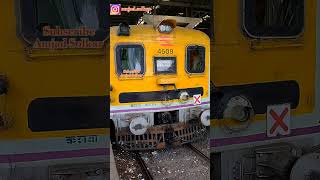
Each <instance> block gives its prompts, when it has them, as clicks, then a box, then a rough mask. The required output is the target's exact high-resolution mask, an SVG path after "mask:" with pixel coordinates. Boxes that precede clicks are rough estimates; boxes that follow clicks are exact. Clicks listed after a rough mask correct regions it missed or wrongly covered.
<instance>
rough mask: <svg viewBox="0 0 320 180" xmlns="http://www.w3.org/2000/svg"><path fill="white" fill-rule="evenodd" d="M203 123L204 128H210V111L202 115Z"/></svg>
mask: <svg viewBox="0 0 320 180" xmlns="http://www.w3.org/2000/svg"><path fill="white" fill-rule="evenodd" d="M200 120H201V123H202V124H203V125H204V126H210V110H205V111H203V112H202V113H201V114H200Z"/></svg>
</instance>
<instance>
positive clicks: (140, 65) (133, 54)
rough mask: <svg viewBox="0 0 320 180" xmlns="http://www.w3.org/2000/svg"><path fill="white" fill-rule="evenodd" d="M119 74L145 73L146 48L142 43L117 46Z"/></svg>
mask: <svg viewBox="0 0 320 180" xmlns="http://www.w3.org/2000/svg"><path fill="white" fill-rule="evenodd" d="M116 61H117V74H118V75H119V76H120V75H134V74H140V75H141V74H144V69H145V67H144V66H145V65H144V64H145V62H144V48H143V46H141V45H119V46H117V48H116Z"/></svg>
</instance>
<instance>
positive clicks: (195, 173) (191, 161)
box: [141, 147, 210, 180]
mask: <svg viewBox="0 0 320 180" xmlns="http://www.w3.org/2000/svg"><path fill="white" fill-rule="evenodd" d="M141 154H142V155H141V156H142V158H143V159H144V161H145V163H146V164H147V167H148V168H149V171H150V172H151V174H152V175H153V177H154V179H155V180H174V179H183V180H194V179H197V180H207V179H208V180H209V179H210V176H209V172H210V167H209V163H208V162H206V161H204V160H203V159H202V158H201V157H200V156H199V155H197V154H196V153H194V152H193V151H192V150H190V149H188V148H185V147H177V148H169V149H166V150H157V151H152V152H144V153H141Z"/></svg>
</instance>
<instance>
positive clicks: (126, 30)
mask: <svg viewBox="0 0 320 180" xmlns="http://www.w3.org/2000/svg"><path fill="white" fill-rule="evenodd" d="M118 36H130V26H129V24H128V23H120V24H119V29H118Z"/></svg>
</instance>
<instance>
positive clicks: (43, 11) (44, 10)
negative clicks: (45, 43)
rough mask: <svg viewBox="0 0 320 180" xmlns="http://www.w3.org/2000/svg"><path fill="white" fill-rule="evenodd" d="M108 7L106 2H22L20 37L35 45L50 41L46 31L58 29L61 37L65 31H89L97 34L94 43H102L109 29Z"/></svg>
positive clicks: (101, 0) (83, 0)
mask: <svg viewBox="0 0 320 180" xmlns="http://www.w3.org/2000/svg"><path fill="white" fill-rule="evenodd" d="M106 7H107V3H106V1H104V0H20V19H21V24H20V32H19V33H20V35H22V37H23V38H24V39H25V40H26V41H27V42H29V43H32V42H34V41H35V39H37V38H39V39H40V40H48V38H50V37H47V36H44V35H43V30H44V28H45V27H46V28H51V29H57V30H56V33H57V34H59V33H63V30H64V29H80V28H87V29H90V30H93V31H95V34H94V35H93V34H90V35H88V37H90V39H91V40H96V41H102V40H104V39H105V38H106V29H107V27H108V26H107V24H106V22H107V15H106V14H107V13H105V12H106ZM82 34H85V33H82ZM79 37H80V36H79ZM82 37H83V35H82ZM61 38H62V37H61ZM57 39H59V37H57Z"/></svg>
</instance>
